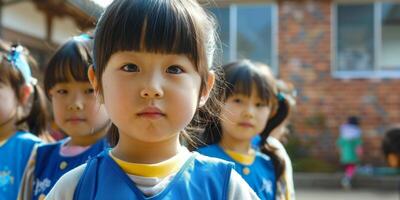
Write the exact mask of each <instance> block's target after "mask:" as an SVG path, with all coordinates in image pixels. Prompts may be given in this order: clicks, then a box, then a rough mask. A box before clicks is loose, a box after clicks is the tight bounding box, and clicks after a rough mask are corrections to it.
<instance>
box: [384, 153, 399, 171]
mask: <svg viewBox="0 0 400 200" xmlns="http://www.w3.org/2000/svg"><path fill="white" fill-rule="evenodd" d="M387 162H388V164H389V167H393V168H400V156H399V155H397V154H395V153H389V155H388V156H387Z"/></svg>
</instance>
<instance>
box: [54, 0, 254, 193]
mask: <svg viewBox="0 0 400 200" xmlns="http://www.w3.org/2000/svg"><path fill="white" fill-rule="evenodd" d="M215 43H216V39H215V27H214V21H213V19H212V18H211V17H210V16H209V15H208V14H207V13H206V12H205V10H204V9H203V8H201V7H200V5H199V4H198V2H197V1H196V0H115V1H113V3H111V4H110V5H109V7H108V8H107V9H106V10H105V12H104V13H103V15H102V16H101V18H100V20H99V22H98V24H97V27H96V31H95V36H94V50H93V55H94V65H93V67H91V68H90V69H89V79H90V81H91V83H92V85H93V87H94V88H95V91H96V94H97V96H98V99H99V101H100V102H101V103H102V104H103V105H104V106H105V107H106V109H107V112H108V114H109V116H110V119H111V121H112V122H113V125H112V127H111V130H110V134H111V135H110V138H111V146H113V148H112V149H108V150H105V151H103V153H101V154H100V155H99V156H97V157H96V158H93V159H91V160H89V161H88V163H87V164H84V165H81V166H79V167H77V168H75V169H74V170H72V171H70V172H68V173H67V174H65V175H64V176H63V177H61V179H60V180H59V181H58V182H57V184H56V185H55V186H54V188H53V189H52V191H51V192H50V193H49V195H48V196H47V198H48V199H85V200H87V199H258V197H257V195H256V194H255V193H254V192H253V191H252V190H251V189H250V187H249V186H248V185H247V183H246V182H245V181H244V180H243V179H242V178H241V177H240V175H239V174H238V173H237V172H235V171H234V170H233V165H232V164H231V163H227V162H225V161H222V160H219V159H214V158H209V157H206V156H202V155H200V154H198V153H197V152H189V151H188V149H187V148H186V147H184V146H182V145H181V142H182V140H184V138H183V137H184V136H186V137H189V136H190V135H189V133H188V132H187V131H186V130H188V129H187V128H188V127H189V126H191V125H194V124H198V123H197V122H198V121H199V120H201V118H199V117H198V116H197V115H196V113H197V111H199V110H200V109H201V110H208V111H209V110H210V107H205V106H204V104H205V103H206V102H207V100H208V101H210V100H212V99H213V98H212V95H211V97H210V92H211V90H212V88H213V84H214V79H215V75H214V73H213V72H212V71H210V69H209V68H210V67H211V65H212V63H213V55H214V50H215ZM209 97H210V98H209ZM210 105H212V104H210ZM207 113H208V112H207ZM194 119H195V120H194Z"/></svg>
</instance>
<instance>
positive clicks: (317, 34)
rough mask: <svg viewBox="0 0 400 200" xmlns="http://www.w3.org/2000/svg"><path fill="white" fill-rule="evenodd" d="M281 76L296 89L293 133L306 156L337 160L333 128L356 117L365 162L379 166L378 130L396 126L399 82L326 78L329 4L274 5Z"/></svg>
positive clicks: (399, 108) (399, 106)
mask: <svg viewBox="0 0 400 200" xmlns="http://www.w3.org/2000/svg"><path fill="white" fill-rule="evenodd" d="M278 4H279V36H278V38H279V67H280V72H279V73H280V77H281V78H283V79H286V80H290V81H292V82H293V83H294V85H295V86H296V88H297V89H298V91H299V96H298V99H297V103H298V104H297V112H296V114H295V115H294V118H293V119H294V123H293V125H294V129H295V134H296V135H297V136H299V137H300V138H301V140H302V141H303V142H305V143H312V144H313V145H312V148H310V149H308V150H309V152H310V154H311V155H313V156H316V157H319V158H322V159H325V160H327V161H330V162H333V163H335V162H337V160H338V155H337V150H336V147H335V140H336V138H337V136H338V127H339V126H340V124H341V123H342V122H345V121H346V119H347V117H348V116H349V115H358V116H360V117H361V120H362V121H361V127H362V130H363V139H364V142H365V143H364V148H365V157H364V162H365V163H372V164H375V165H382V164H383V158H382V156H381V155H382V154H381V150H380V143H381V138H382V132H383V130H384V129H385V128H387V126H388V125H390V124H393V123H400V79H397V80H396V79H394V80H393V79H392V80H377V79H375V80H372V79H351V80H340V79H334V78H333V77H332V75H331V59H332V57H331V56H332V54H331V34H332V30H331V18H332V10H331V7H332V2H331V1H288V0H283V1H279V3H278Z"/></svg>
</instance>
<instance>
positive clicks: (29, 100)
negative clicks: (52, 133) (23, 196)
mask: <svg viewBox="0 0 400 200" xmlns="http://www.w3.org/2000/svg"><path fill="white" fill-rule="evenodd" d="M0 42H1V44H0V45H1V46H2V48H3V49H5V50H6V51H7V52H5V53H2V55H1V57H0V102H1V103H0V199H16V198H17V195H18V188H19V185H20V182H21V179H22V175H23V172H24V169H25V166H26V164H27V162H28V159H29V156H30V154H31V152H32V149H33V148H34V146H35V145H36V144H38V143H40V142H41V140H40V139H39V137H43V138H49V135H48V134H47V132H46V128H47V112H46V104H45V103H46V101H45V96H44V94H43V91H42V90H41V88H40V87H39V86H38V85H37V84H36V83H37V80H36V79H35V78H33V77H32V74H31V67H30V66H29V64H28V58H29V55H28V52H27V49H25V48H24V47H22V46H21V45H10V47H8V46H9V45H7V44H6V42H3V41H0ZM26 113H28V114H26ZM24 126H25V127H27V128H28V131H29V132H28V131H25V130H23V129H21V128H24Z"/></svg>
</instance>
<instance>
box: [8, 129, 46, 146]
mask: <svg viewBox="0 0 400 200" xmlns="http://www.w3.org/2000/svg"><path fill="white" fill-rule="evenodd" d="M15 134H16V137H15V138H16V139H17V140H19V141H21V142H23V143H31V144H36V143H40V142H42V141H41V140H40V139H39V138H38V137H36V136H35V135H33V134H32V133H29V132H24V131H18V132H17V133H15Z"/></svg>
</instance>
